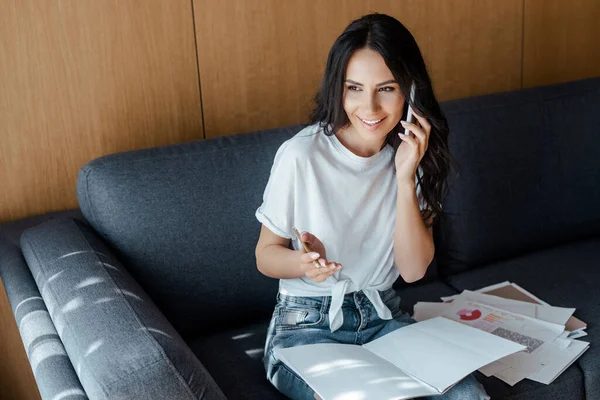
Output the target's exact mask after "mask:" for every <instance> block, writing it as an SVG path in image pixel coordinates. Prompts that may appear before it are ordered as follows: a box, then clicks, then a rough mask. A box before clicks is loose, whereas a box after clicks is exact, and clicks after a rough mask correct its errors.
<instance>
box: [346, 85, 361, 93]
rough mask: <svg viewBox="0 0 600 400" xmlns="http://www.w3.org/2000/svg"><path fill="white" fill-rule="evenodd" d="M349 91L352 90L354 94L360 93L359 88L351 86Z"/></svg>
mask: <svg viewBox="0 0 600 400" xmlns="http://www.w3.org/2000/svg"><path fill="white" fill-rule="evenodd" d="M348 90H350V91H352V92H359V91H360V88H359V87H358V86H354V85H350V86H348Z"/></svg>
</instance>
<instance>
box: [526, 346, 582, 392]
mask: <svg viewBox="0 0 600 400" xmlns="http://www.w3.org/2000/svg"><path fill="white" fill-rule="evenodd" d="M589 345H590V344H589V343H588V342H583V341H581V340H572V341H571V344H570V345H569V347H567V348H566V349H559V348H556V347H555V348H551V347H549V348H547V349H546V351H545V352H544V354H542V362H543V363H545V365H544V367H543V368H542V369H541V370H539V371H538V372H536V373H534V374H531V375H529V376H528V377H527V378H529V379H531V380H534V381H536V382H540V383H544V384H546V385H549V384H550V383H552V381H554V379H556V378H557V377H558V376H559V375H560V374H561V373H563V371H564V370H565V369H567V368H568V367H569V366H570V365H571V364H573V362H575V360H577V359H578V358H579V357H580V356H581V355H582V354H583V353H584V352H585V351H586V350H587V349H588V348H589Z"/></svg>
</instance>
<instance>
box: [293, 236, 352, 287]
mask: <svg viewBox="0 0 600 400" xmlns="http://www.w3.org/2000/svg"><path fill="white" fill-rule="evenodd" d="M300 237H301V238H302V241H303V242H304V243H306V245H307V246H308V248H309V249H310V250H311V251H310V252H308V253H303V254H301V255H300V269H301V270H302V272H304V275H305V276H306V277H307V278H310V279H312V280H313V281H315V282H323V281H324V280H325V279H327V278H329V277H330V276H331V275H333V274H334V273H336V272H337V271H339V270H340V269H341V268H342V264H339V263H336V262H329V261H327V255H326V253H325V246H324V245H323V242H321V241H320V240H319V238H318V237H316V236H315V235H313V234H311V233H308V232H304V233H302V235H301V236H300ZM300 251H303V250H300ZM315 260H316V261H317V262H318V263H319V264H320V267H319V268H317V267H316V266H315V264H314V263H313V261H315Z"/></svg>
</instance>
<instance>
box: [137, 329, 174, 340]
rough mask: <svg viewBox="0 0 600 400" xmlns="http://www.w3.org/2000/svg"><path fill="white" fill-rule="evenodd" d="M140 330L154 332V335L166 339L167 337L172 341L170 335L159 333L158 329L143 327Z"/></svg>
mask: <svg viewBox="0 0 600 400" xmlns="http://www.w3.org/2000/svg"><path fill="white" fill-rule="evenodd" d="M140 330H146V331H148V332H154V333H157V334H159V335H162V336H166V337H168V338H169V339H173V337H172V336H171V335H169V334H168V333H166V332H163V331H161V330H160V329H156V328H146V327H143V328H140Z"/></svg>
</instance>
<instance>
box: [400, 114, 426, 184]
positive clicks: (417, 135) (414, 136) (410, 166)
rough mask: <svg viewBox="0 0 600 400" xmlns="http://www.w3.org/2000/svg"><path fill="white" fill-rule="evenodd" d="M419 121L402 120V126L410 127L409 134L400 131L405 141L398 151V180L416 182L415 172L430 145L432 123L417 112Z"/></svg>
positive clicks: (401, 137)
mask: <svg viewBox="0 0 600 400" xmlns="http://www.w3.org/2000/svg"><path fill="white" fill-rule="evenodd" d="M413 115H414V116H415V117H416V118H417V123H407V122H405V121H401V123H402V126H403V127H404V128H405V129H408V130H409V132H408V135H405V134H404V133H402V132H399V133H398V136H399V137H400V139H402V142H403V143H400V146H398V150H397V151H396V158H395V160H394V161H395V163H396V179H397V180H398V182H406V183H412V184H414V182H415V174H416V173H417V168H418V167H419V163H420V162H421V160H422V159H423V155H424V154H425V152H426V151H427V147H428V145H429V134H430V133H431V124H430V123H429V121H427V118H425V117H421V116H419V115H417V114H416V113H413Z"/></svg>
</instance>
